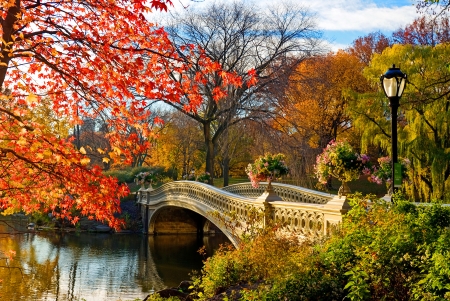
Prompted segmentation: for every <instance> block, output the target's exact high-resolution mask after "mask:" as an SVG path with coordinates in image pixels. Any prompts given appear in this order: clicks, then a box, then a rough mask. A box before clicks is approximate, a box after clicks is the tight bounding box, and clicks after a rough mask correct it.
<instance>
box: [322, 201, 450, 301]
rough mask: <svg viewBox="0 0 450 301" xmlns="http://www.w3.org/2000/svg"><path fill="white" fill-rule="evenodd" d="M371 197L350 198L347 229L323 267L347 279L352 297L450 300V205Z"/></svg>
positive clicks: (344, 226)
mask: <svg viewBox="0 0 450 301" xmlns="http://www.w3.org/2000/svg"><path fill="white" fill-rule="evenodd" d="M368 200H369V198H362V197H361V196H360V195H356V196H355V197H353V198H352V199H351V200H350V202H351V205H352V206H353V208H352V210H350V212H349V213H348V214H347V215H346V216H345V217H344V222H343V224H342V233H341V234H340V235H338V236H335V237H333V238H331V240H330V241H329V242H328V243H327V245H326V247H325V249H324V251H323V254H322V255H321V259H322V260H321V261H322V264H323V267H324V268H325V269H326V270H329V271H333V274H334V277H335V278H336V279H342V280H343V281H345V283H346V285H345V288H346V294H347V298H348V299H350V300H446V299H445V298H446V297H445V296H446V294H448V293H449V292H450V269H449V268H448V266H449V265H448V264H447V265H445V264H443V265H442V258H445V257H446V258H447V261H449V260H450V256H449V255H450V253H449V252H448V251H447V250H449V249H450V235H449V229H448V228H447V227H448V226H449V225H450V208H447V207H443V206H441V205H440V204H432V205H429V206H426V205H422V206H415V205H412V204H411V203H408V202H406V201H405V200H401V199H400V200H397V202H398V204H396V205H392V204H390V203H386V202H383V201H375V202H374V203H370V202H369V201H368ZM369 205H370V206H369ZM437 266H439V267H440V268H439V272H437V269H436V267H437ZM430 296H433V297H432V298H431V297H430ZM447 300H448V299H447Z"/></svg>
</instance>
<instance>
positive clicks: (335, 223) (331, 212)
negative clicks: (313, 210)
mask: <svg viewBox="0 0 450 301" xmlns="http://www.w3.org/2000/svg"><path fill="white" fill-rule="evenodd" d="M348 210H350V205H349V204H348V202H347V197H345V196H341V197H339V196H335V197H333V198H332V199H331V200H330V201H328V203H326V204H325V206H324V207H323V215H324V216H323V220H324V227H323V228H324V229H323V230H324V235H330V234H332V232H333V231H334V230H337V229H338V228H339V224H340V223H341V222H342V216H343V215H344V214H346V213H347V212H348Z"/></svg>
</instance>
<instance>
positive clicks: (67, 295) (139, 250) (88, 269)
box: [0, 223, 227, 301]
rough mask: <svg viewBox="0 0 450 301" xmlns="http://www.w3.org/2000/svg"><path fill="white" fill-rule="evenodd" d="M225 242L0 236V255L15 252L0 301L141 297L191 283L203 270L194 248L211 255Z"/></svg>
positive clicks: (0, 271) (4, 271)
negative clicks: (192, 276)
mask: <svg viewBox="0 0 450 301" xmlns="http://www.w3.org/2000/svg"><path fill="white" fill-rule="evenodd" d="M1 227H2V225H1V223H0V233H2V232H5V231H4V230H5V229H2V228H1ZM226 240H227V239H226V237H225V236H223V235H218V236H216V237H209V238H201V237H200V238H199V237H197V236H196V235H180V236H173V235H170V236H169V235H168V236H157V237H147V236H144V235H139V234H133V235H119V234H89V233H81V234H77V233H62V232H57V233H54V232H47V233H42V232H40V233H37V234H34V233H25V234H15V235H4V234H3V235H0V251H1V252H5V251H8V250H13V251H15V252H16V257H15V258H14V260H13V261H12V262H10V266H11V267H14V268H12V269H11V268H9V269H8V268H0V279H2V280H3V281H2V282H1V283H0V300H8V301H15V300H39V301H41V300H68V301H79V300H82V299H85V300H86V301H91V300H92V301H93V300H95V301H102V300H108V301H109V300H111V301H117V300H119V299H122V300H133V299H135V298H141V299H143V298H144V297H145V296H146V295H147V294H148V293H149V291H150V290H151V289H152V288H153V289H155V290H158V289H162V288H164V287H170V286H176V285H178V284H179V282H181V281H182V280H186V279H189V273H190V272H191V271H192V270H194V269H195V270H199V269H200V268H201V266H202V260H203V258H202V257H201V256H200V255H199V254H198V253H197V250H198V249H199V248H200V247H201V246H202V245H206V247H207V248H206V249H207V251H208V253H209V254H212V251H213V250H214V249H216V248H217V246H218V244H219V243H223V242H225V241H226ZM0 265H1V266H4V265H5V260H2V261H1V262H0Z"/></svg>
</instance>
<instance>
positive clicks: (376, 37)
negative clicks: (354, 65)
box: [347, 31, 392, 65]
mask: <svg viewBox="0 0 450 301" xmlns="http://www.w3.org/2000/svg"><path fill="white" fill-rule="evenodd" d="M391 44H392V43H391V41H390V40H389V38H388V37H386V36H385V35H384V34H383V33H381V32H379V31H378V32H372V33H369V34H368V35H366V36H363V37H359V38H357V39H356V40H354V41H353V43H352V46H350V47H349V48H348V49H347V51H348V52H349V53H350V54H352V55H354V56H356V57H357V58H359V60H360V61H361V62H363V63H364V64H365V65H368V64H369V62H370V60H371V59H372V56H373V54H374V53H382V52H383V50H384V49H385V48H387V47H389V46H391Z"/></svg>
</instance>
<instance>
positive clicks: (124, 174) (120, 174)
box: [104, 166, 165, 183]
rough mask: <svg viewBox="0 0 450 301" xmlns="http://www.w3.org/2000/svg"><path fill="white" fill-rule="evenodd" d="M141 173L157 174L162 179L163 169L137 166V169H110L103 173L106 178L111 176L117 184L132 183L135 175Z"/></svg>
mask: <svg viewBox="0 0 450 301" xmlns="http://www.w3.org/2000/svg"><path fill="white" fill-rule="evenodd" d="M142 172H151V173H154V174H157V175H158V176H160V177H164V176H165V173H164V168H162V167H150V166H139V167H134V168H131V167H128V168H124V169H112V170H108V171H106V172H104V174H105V175H107V176H112V177H115V178H117V179H118V181H119V183H133V182H134V180H135V177H136V175H137V174H139V173H142Z"/></svg>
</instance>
